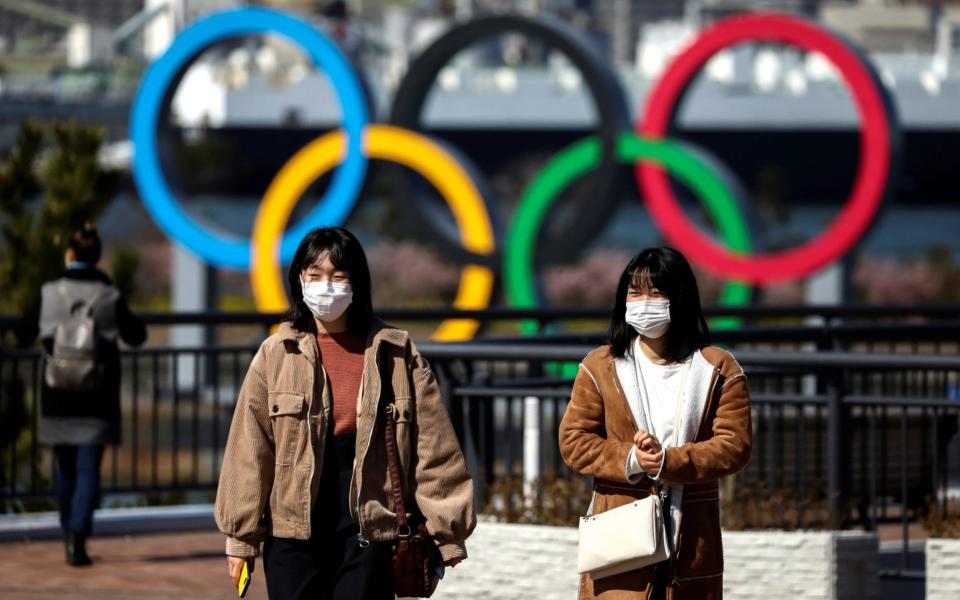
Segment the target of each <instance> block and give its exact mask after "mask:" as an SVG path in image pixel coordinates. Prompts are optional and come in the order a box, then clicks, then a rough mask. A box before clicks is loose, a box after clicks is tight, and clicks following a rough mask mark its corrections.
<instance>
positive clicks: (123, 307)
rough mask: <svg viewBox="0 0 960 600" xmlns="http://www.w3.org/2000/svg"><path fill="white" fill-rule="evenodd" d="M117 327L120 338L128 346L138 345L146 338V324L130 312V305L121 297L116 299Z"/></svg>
mask: <svg viewBox="0 0 960 600" xmlns="http://www.w3.org/2000/svg"><path fill="white" fill-rule="evenodd" d="M117 328H118V329H119V330H120V339H122V340H123V341H124V342H125V343H126V344H127V345H128V346H139V345H140V344H142V343H143V342H144V341H146V339H147V328H146V326H145V325H144V324H143V321H141V320H140V319H139V318H138V317H137V316H136V315H134V314H133V313H132V312H130V307H129V306H127V301H126V300H124V299H123V297H120V299H118V300H117Z"/></svg>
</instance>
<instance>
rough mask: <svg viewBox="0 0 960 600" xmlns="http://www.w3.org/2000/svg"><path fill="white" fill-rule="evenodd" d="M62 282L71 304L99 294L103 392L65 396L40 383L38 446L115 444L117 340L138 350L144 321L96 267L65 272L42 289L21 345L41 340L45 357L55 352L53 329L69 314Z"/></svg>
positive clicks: (23, 330)
mask: <svg viewBox="0 0 960 600" xmlns="http://www.w3.org/2000/svg"><path fill="white" fill-rule="evenodd" d="M62 283H65V284H66V289H68V290H69V297H70V299H71V301H76V300H80V299H90V298H92V297H93V296H94V295H97V294H99V295H100V296H99V297H100V300H99V301H98V302H97V309H96V311H95V313H94V320H95V321H96V322H97V327H98V329H99V330H100V333H101V336H102V340H101V341H102V344H101V352H102V354H101V358H102V361H103V367H104V377H103V382H104V383H103V387H102V388H101V389H100V390H98V391H97V392H92V393H78V392H65V391H63V390H56V389H53V388H50V387H48V386H47V385H46V383H43V387H42V390H41V418H40V429H39V441H40V442H41V443H44V444H50V445H55V444H70V445H84V444H119V443H120V439H121V435H120V430H121V426H120V423H121V420H120V350H119V347H118V346H117V340H118V339H122V340H123V341H124V342H125V343H126V344H128V345H131V346H139V345H140V344H142V343H143V342H144V340H146V337H147V331H146V328H145V327H144V324H143V322H142V321H141V320H140V319H138V318H137V317H135V316H134V315H133V314H132V313H131V312H130V308H129V307H128V306H127V303H126V302H125V301H124V299H123V298H122V297H121V296H120V292H119V291H118V290H117V289H116V288H115V287H113V283H112V282H111V280H110V278H109V277H107V276H106V275H105V274H104V273H103V272H101V271H99V270H97V269H96V268H81V269H68V270H67V271H66V272H65V273H64V274H63V276H62V277H61V278H60V279H57V280H55V281H52V282H49V283H47V284H45V285H44V288H43V293H42V295H41V300H40V304H39V305H37V306H36V307H35V308H34V309H33V310H31V311H30V312H28V313H27V315H26V316H25V317H24V321H23V325H22V326H21V328H20V330H19V331H18V337H19V338H20V341H21V343H29V342H30V341H32V340H35V339H36V338H37V335H38V334H39V335H40V338H41V341H42V343H43V346H44V350H45V351H46V353H47V354H49V353H50V352H51V351H52V348H53V330H54V328H55V327H56V324H57V323H58V322H59V321H60V320H62V319H64V318H66V316H67V315H68V313H69V309H68V308H67V306H66V301H65V300H64V299H63V298H62V296H61V294H60V293H59V287H58V286H60V285H61V284H62Z"/></svg>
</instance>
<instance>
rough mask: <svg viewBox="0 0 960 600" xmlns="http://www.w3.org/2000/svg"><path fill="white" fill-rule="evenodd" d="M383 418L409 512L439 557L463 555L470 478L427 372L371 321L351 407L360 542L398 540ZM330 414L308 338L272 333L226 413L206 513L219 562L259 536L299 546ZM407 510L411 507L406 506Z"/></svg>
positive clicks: (251, 546) (403, 344)
mask: <svg viewBox="0 0 960 600" xmlns="http://www.w3.org/2000/svg"><path fill="white" fill-rule="evenodd" d="M386 410H393V411H394V414H395V416H396V422H397V446H398V449H399V455H400V464H401V469H402V471H403V475H404V493H405V496H406V500H407V503H406V506H407V507H416V508H417V509H418V510H419V511H420V513H422V515H423V516H424V517H425V518H426V524H427V529H428V530H429V531H430V533H431V534H432V535H433V536H434V538H435V540H436V541H437V544H438V546H439V547H440V552H441V554H442V555H443V557H444V559H445V560H450V559H452V558H463V557H466V554H467V553H466V547H465V540H466V539H467V537H468V536H469V535H470V534H471V533H472V532H473V529H474V527H475V526H476V515H475V512H474V505H473V481H472V480H471V478H470V474H469V473H468V472H467V468H466V464H465V462H464V458H463V453H462V451H461V449H460V444H459V442H458V441H457V437H456V434H455V433H454V430H453V427H452V425H451V423H450V419H449V417H448V416H447V412H446V409H445V408H444V405H443V401H442V399H441V397H440V390H439V387H438V386H437V382H436V379H435V378H434V375H433V372H432V371H431V370H430V367H429V365H428V364H427V362H426V361H425V360H424V359H423V357H422V356H420V354H419V353H418V352H417V349H416V347H415V346H414V344H413V342H412V341H411V340H410V337H409V334H408V333H407V332H406V331H403V330H400V329H395V328H393V327H390V326H389V325H386V324H384V323H383V322H382V321H379V320H374V322H373V324H372V325H371V329H370V332H369V335H368V338H367V348H366V351H365V358H364V369H363V375H362V380H361V390H360V396H359V398H358V401H357V446H356V449H357V454H356V461H355V464H354V472H353V479H352V481H351V486H350V513H351V515H352V516H353V518H354V519H355V520H356V521H357V523H358V524H359V526H360V534H359V535H360V537H361V539H366V540H372V541H387V540H391V539H395V538H396V515H395V513H394V512H393V501H392V498H391V492H390V490H391V487H390V479H389V476H388V472H387V452H386V444H385V439H384V424H385V415H386ZM332 418H333V415H332V407H331V402H330V394H329V386H327V385H326V381H325V373H324V370H323V366H322V364H321V359H320V356H319V351H318V348H317V342H316V338H315V337H314V334H313V333H307V332H302V331H298V330H296V329H294V328H293V326H292V325H291V324H289V323H284V324H283V325H281V326H280V330H279V332H278V333H276V334H274V335H272V336H270V337H269V338H268V339H267V340H266V341H264V342H263V344H262V345H261V347H260V350H259V351H258V352H257V354H256V356H254V358H253V361H252V363H251V364H250V368H249V370H248V371H247V376H246V379H245V380H244V383H243V387H242V388H241V390H240V395H239V398H238V399H237V405H236V408H235V409H234V415H233V422H232V424H231V426H230V435H229V438H228V440H227V448H226V452H225V454H224V457H223V468H222V470H221V473H220V484H219V487H218V489H217V500H216V507H215V515H216V520H217V525H218V526H219V528H220V530H221V531H222V532H223V533H224V534H226V535H227V554H228V555H231V556H256V555H257V552H258V548H259V544H260V542H262V541H263V540H264V539H265V537H266V536H267V535H273V536H275V537H282V538H293V539H300V540H307V539H310V537H311V531H310V511H311V508H312V506H313V498H314V497H316V492H317V485H318V483H319V481H320V471H321V467H322V465H323V449H324V442H325V437H326V432H327V429H328V427H327V425H328V424H329V423H330V421H331V419H332ZM408 510H410V508H408Z"/></svg>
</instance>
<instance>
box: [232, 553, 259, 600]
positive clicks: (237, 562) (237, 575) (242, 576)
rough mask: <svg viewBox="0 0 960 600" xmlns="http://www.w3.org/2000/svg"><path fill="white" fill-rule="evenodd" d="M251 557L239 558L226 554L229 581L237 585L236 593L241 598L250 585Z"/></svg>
mask: <svg viewBox="0 0 960 600" xmlns="http://www.w3.org/2000/svg"><path fill="white" fill-rule="evenodd" d="M254 560H255V559H253V558H241V557H239V556H228V557H227V567H228V572H229V574H230V581H231V582H232V583H233V585H235V586H237V594H238V595H239V596H240V597H241V598H243V596H244V594H246V593H247V588H248V587H249V586H250V579H251V574H252V573H253V565H254V563H253V561H254Z"/></svg>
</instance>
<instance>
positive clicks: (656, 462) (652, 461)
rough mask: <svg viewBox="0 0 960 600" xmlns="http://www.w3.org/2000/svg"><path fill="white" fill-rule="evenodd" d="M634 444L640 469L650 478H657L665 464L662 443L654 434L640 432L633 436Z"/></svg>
mask: <svg viewBox="0 0 960 600" xmlns="http://www.w3.org/2000/svg"><path fill="white" fill-rule="evenodd" d="M633 443H634V445H635V446H636V448H635V449H634V452H636V453H637V462H639V463H640V468H642V469H643V472H644V473H646V474H647V475H649V476H650V477H656V476H657V475H658V474H659V473H660V465H661V464H662V463H663V448H661V447H660V442H659V441H658V440H657V438H655V437H654V436H653V434H650V433H647V432H646V431H638V432H637V434H636V435H635V436H633Z"/></svg>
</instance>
